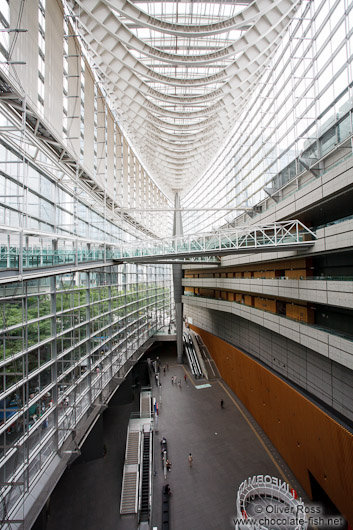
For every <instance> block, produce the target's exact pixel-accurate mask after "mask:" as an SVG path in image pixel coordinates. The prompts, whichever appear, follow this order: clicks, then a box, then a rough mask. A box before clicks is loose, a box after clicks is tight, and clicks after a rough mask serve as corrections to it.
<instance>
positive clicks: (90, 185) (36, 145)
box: [0, 70, 157, 237]
mask: <svg viewBox="0 0 353 530" xmlns="http://www.w3.org/2000/svg"><path fill="white" fill-rule="evenodd" d="M0 108H1V112H2V113H3V115H4V117H5V118H6V125H0V134H1V137H2V138H3V139H4V140H5V141H6V142H7V143H8V145H9V146H11V147H12V148H13V149H14V151H15V152H19V153H20V154H21V155H22V160H23V161H30V162H33V163H35V164H36V166H38V167H40V168H41V169H42V170H43V171H44V172H45V173H47V174H48V172H49V174H50V175H52V176H53V178H54V179H55V180H58V182H60V185H62V186H63V187H64V188H66V189H68V191H70V192H71V193H74V194H75V196H76V197H77V198H78V199H79V200H81V201H82V202H84V203H86V202H87V200H86V198H85V197H86V196H87V194H89V198H90V201H89V207H90V208H91V209H92V210H95V211H96V212H97V213H99V214H100V215H103V217H105V218H107V219H108V220H109V221H110V222H112V223H115V224H117V225H119V226H120V227H121V225H122V224H124V223H126V224H127V226H128V227H129V228H130V230H129V231H130V232H133V233H134V234H135V235H136V236H137V237H140V236H141V232H142V233H144V234H145V235H146V237H157V234H155V233H153V232H151V231H150V230H148V229H147V228H146V227H145V226H143V225H141V224H140V223H139V222H137V221H136V219H135V218H134V217H133V216H132V215H129V214H128V213H126V212H122V211H121V205H119V204H118V203H117V202H116V201H115V200H114V199H113V198H112V197H110V196H109V195H108V194H107V191H106V190H105V189H104V188H103V187H102V186H100V185H99V183H98V182H97V180H96V179H95V178H94V176H93V175H91V174H90V173H89V172H88V171H87V170H86V169H84V168H83V167H82V166H81V164H80V163H79V161H78V159H77V157H76V156H75V155H73V154H72V152H71V151H70V149H69V148H68V147H67V146H64V145H63V144H62V143H61V142H60V141H59V140H58V138H57V135H56V134H55V132H53V131H52V130H51V128H50V125H49V124H48V123H47V122H46V120H45V119H43V118H42V117H41V116H40V115H39V114H38V113H37V112H36V111H35V110H34V108H32V106H31V105H30V104H29V102H28V101H27V99H26V96H25V94H24V93H23V92H22V90H21V89H20V88H19V87H17V86H16V82H15V81H14V80H12V79H10V78H9V77H8V76H7V74H6V73H5V72H4V71H3V70H1V71H0ZM40 151H44V152H45V154H46V156H47V159H48V160H49V162H48V161H47V162H43V161H42V160H41V157H40V156H38V155H39V153H40Z"/></svg>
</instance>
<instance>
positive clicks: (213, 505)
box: [152, 363, 303, 530]
mask: <svg viewBox="0 0 353 530" xmlns="http://www.w3.org/2000/svg"><path fill="white" fill-rule="evenodd" d="M169 366H170V367H169V372H168V373H167V375H166V376H165V377H163V375H162V379H161V381H162V393H161V396H162V406H161V408H160V414H159V426H158V427H159V432H158V437H156V444H155V468H156V471H157V475H156V477H155V481H154V502H153V508H154V509H153V518H152V522H153V525H152V526H155V527H157V528H158V529H160V528H161V490H162V487H163V484H165V483H167V482H168V483H169V485H170V488H171V490H172V496H171V497H170V528H171V530H230V529H232V528H234V527H233V526H232V524H231V520H232V517H234V516H235V515H236V509H235V502H236V493H237V490H238V486H239V485H240V483H241V482H242V481H243V480H244V479H246V478H248V477H250V476H253V475H257V474H269V475H273V476H276V477H279V478H281V479H283V478H284V477H283V474H284V475H285V476H286V477H287V478H288V480H289V481H290V483H291V484H292V485H293V486H294V487H295V488H296V489H297V490H298V491H299V493H300V494H302V495H303V492H302V490H301V489H300V488H299V486H298V484H297V483H296V481H295V480H294V477H293V475H292V474H291V473H290V471H289V469H288V468H287V466H286V465H285V463H284V462H283V461H282V459H281V458H280V456H279V455H278V454H277V453H276V451H275V450H274V449H273V447H272V446H271V444H270V443H269V442H268V440H267V439H266V437H265V436H264V434H263V433H262V432H261V430H260V429H259V428H258V427H257V426H256V424H255V422H254V421H253V420H252V418H251V417H249V415H248V413H247V412H246V411H245V409H244V407H243V406H242V405H241V403H240V402H239V401H238V400H237V399H236V398H235V396H234V395H233V394H232V392H231V391H230V390H229V389H228V387H227V386H226V385H225V384H224V382H223V381H211V382H210V384H211V387H209V388H202V389H196V388H195V386H194V382H193V381H192V379H191V378H190V377H189V376H188V378H187V383H185V382H184V378H183V377H184V374H185V373H188V370H186V371H185V367H184V365H182V366H180V365H179V366H178V365H176V364H175V363H174V364H172V365H171V363H169ZM172 375H176V376H177V378H178V379H181V380H182V388H181V389H179V388H178V387H177V386H175V385H172V384H171V376H172ZM205 382H206V383H207V381H201V382H200V381H197V383H195V384H197V385H199V384H202V383H205ZM154 394H155V396H156V397H157V389H156V387H154ZM221 399H223V400H224V409H221V407H220V401H221ZM243 414H244V415H245V417H244V415H243ZM248 418H249V419H248ZM247 420H248V421H249V422H250V424H249V422H248V421H247ZM253 425H254V427H253ZM255 431H257V432H258V433H259V434H257V432H256V433H255ZM163 436H165V437H166V438H167V443H168V458H169V460H170V461H171V463H172V469H171V471H170V472H169V473H168V475H167V479H166V480H165V479H164V476H163V473H162V465H161V455H160V439H161V438H162V437H163ZM264 446H266V448H267V450H266V449H265V447H264ZM190 452H191V453H192V455H193V465H192V468H190V467H189V465H188V460H187V457H188V454H189V453H190Z"/></svg>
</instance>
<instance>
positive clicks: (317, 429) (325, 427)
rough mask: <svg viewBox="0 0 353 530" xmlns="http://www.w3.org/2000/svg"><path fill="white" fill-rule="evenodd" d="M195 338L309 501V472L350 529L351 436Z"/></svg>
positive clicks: (237, 357)
mask: <svg viewBox="0 0 353 530" xmlns="http://www.w3.org/2000/svg"><path fill="white" fill-rule="evenodd" d="M190 328H192V329H194V330H195V331H196V332H197V333H199V334H200V336H201V337H202V340H203V341H204V343H205V345H206V346H207V348H208V350H209V352H210V354H211V355H212V357H213V359H214V360H215V362H216V364H217V367H218V369H219V371H220V374H221V376H222V377H223V379H224V381H225V382H226V383H227V384H228V385H229V386H230V387H231V389H232V390H233V391H234V392H235V393H236V394H237V396H238V397H239V398H240V399H241V401H242V402H243V403H244V405H245V406H246V408H247V409H248V410H249V411H250V413H251V414H252V415H253V416H254V418H255V419H256V421H257V422H258V423H259V424H260V425H261V427H262V429H263V430H264V431H265V433H266V434H267V436H268V437H269V438H270V440H271V441H272V443H273V444H274V446H275V447H276V448H277V450H278V451H279V452H280V453H281V455H282V456H283V458H284V459H285V460H286V462H287V463H288V465H289V467H290V468H291V469H292V470H293V472H294V473H295V475H296V476H297V478H298V480H299V481H300V483H301V484H302V486H303V487H304V489H305V490H306V491H307V493H308V494H309V496H311V487H310V480H309V473H308V471H310V472H311V473H312V474H313V475H314V477H315V478H316V480H317V481H318V482H319V484H320V485H321V487H322V488H323V489H324V490H325V491H326V493H327V495H328V496H329V497H330V498H331V500H332V502H333V503H334V504H335V505H336V506H337V508H338V509H339V510H340V511H341V513H342V514H343V515H344V516H345V517H346V519H347V520H348V521H349V522H350V524H351V525H352V524H353V435H352V434H351V433H350V432H349V431H347V430H346V429H345V428H344V427H342V426H341V425H340V424H339V423H337V422H336V421H335V420H333V419H332V418H331V417H330V416H328V415H327V414H326V413H325V412H324V411H322V410H321V409H320V408H318V407H317V406H316V405H314V404H313V403H312V402H311V401H310V400H309V399H307V398H305V397H304V396H302V395H301V394H300V393H299V392H297V391H296V390H294V389H293V388H292V387H291V386H289V385H287V384H286V383H285V382H284V381H282V379H280V378H279V377H277V376H275V375H274V374H273V373H272V372H270V371H269V370H267V369H266V368H264V367H263V366H261V365H260V364H258V363H257V362H256V361H254V360H253V359H251V358H250V357H249V356H247V355H245V354H244V353H243V352H241V351H240V350H238V349H237V348H235V347H234V346H232V345H230V344H228V343H227V342H225V341H223V340H221V339H219V338H218V337H216V336H215V335H212V334H211V333H209V332H207V331H205V330H203V329H200V328H198V327H196V326H193V325H190Z"/></svg>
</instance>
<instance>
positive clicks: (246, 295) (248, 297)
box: [244, 294, 254, 306]
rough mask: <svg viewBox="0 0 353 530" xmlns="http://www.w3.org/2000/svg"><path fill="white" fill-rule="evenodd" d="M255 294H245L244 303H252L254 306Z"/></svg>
mask: <svg viewBox="0 0 353 530" xmlns="http://www.w3.org/2000/svg"><path fill="white" fill-rule="evenodd" d="M253 298H254V297H253V296H250V295H249V294H245V295H244V303H245V305H250V306H252V305H253Z"/></svg>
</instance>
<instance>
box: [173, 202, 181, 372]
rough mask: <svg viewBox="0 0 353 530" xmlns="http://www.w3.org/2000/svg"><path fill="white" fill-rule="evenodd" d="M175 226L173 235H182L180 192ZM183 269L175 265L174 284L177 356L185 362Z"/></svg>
mask: <svg viewBox="0 0 353 530" xmlns="http://www.w3.org/2000/svg"><path fill="white" fill-rule="evenodd" d="M174 207H175V212H174V227H173V235H174V236H181V235H182V233H183V225H182V221H181V210H180V196H179V193H176V194H175V201H174ZM182 278H183V271H182V265H177V264H175V265H173V286H174V303H175V327H176V337H177V358H178V363H180V364H181V363H182V362H183V304H182V294H183V286H182Z"/></svg>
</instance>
